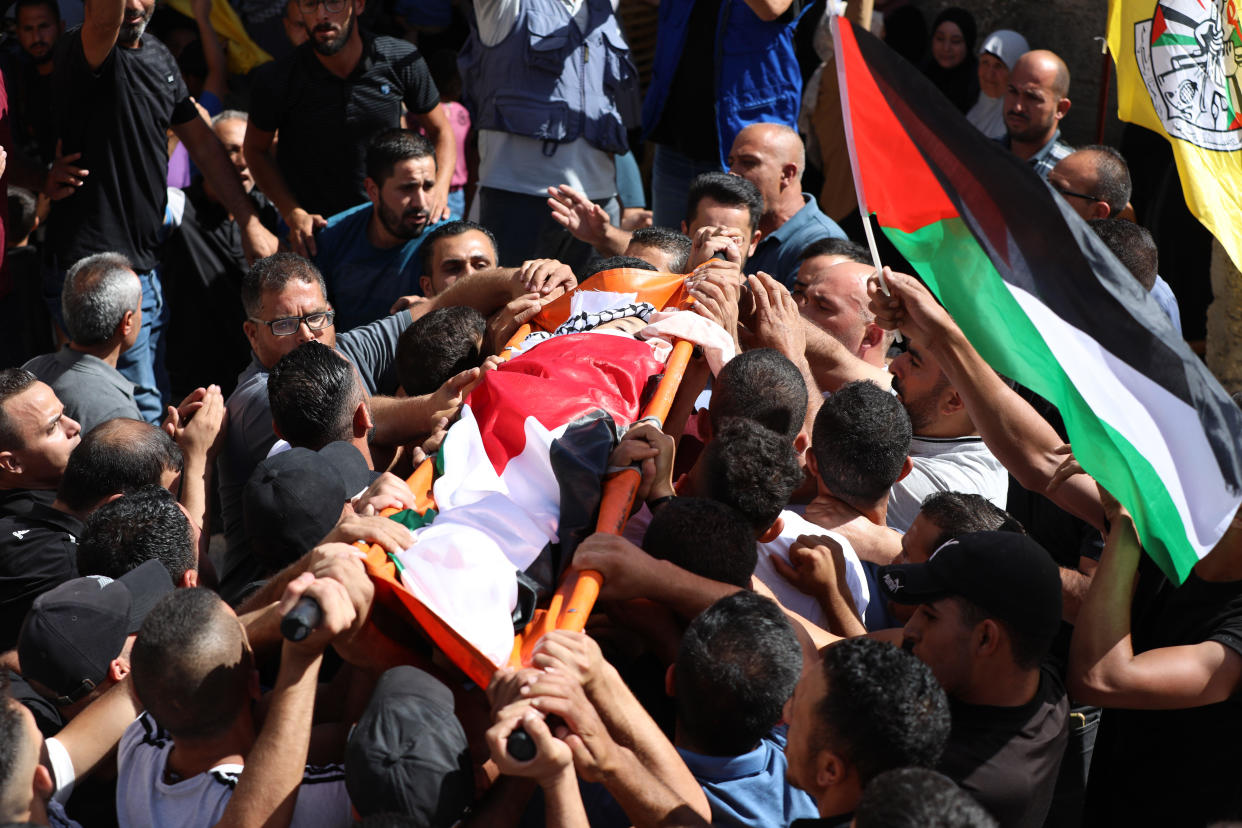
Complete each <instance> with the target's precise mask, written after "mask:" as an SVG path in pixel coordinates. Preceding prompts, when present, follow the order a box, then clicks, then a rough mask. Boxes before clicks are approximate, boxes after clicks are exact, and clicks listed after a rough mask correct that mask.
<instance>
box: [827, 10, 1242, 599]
mask: <svg viewBox="0 0 1242 828" xmlns="http://www.w3.org/2000/svg"><path fill="white" fill-rule="evenodd" d="M833 36H834V43H835V46H836V55H837V67H838V74H839V78H840V86H841V90H842V106H843V110H844V115H845V127H846V136H847V138H848V140H849V145H850V157H851V160H852V163H853V166H854V178H855V182H856V184H857V186H858V189H859V195H860V200H861V201H862V202H863V203H864V210H866V211H868V212H871V213H875V215H876V220H877V222H878V223H879V225H880V226H881V227H882V228H883V229H884V232H885V234H886V235H887V236H888V237H889V238H890V239H891V240H892V242H893V244H894V245H896V247H897V248H898V250H900V251H901V253H902V254H903V255H904V256H905V257H906V258H907V259H908V260H909V261H910V263H911V264H912V265H913V267H914V268H915V270H916V271H918V274H919V275H920V276H921V277H922V279H923V281H924V282H925V283H926V284H927V286H928V287H929V288H930V289H931V290H932V292H933V293H934V294H935V295H936V296H937V298H939V300H940V301H941V303H943V304H944V306H945V307H946V308H947V309H948V311H949V313H950V314H952V316H953V318H954V319H955V320H956V321H957V323H958V325H960V326H961V328H962V330H963V332H965V334H966V336H967V338H968V339H969V340H970V342H971V344H973V345H974V347H975V348H976V349H978V351H979V353H980V354H982V356H983V357H984V358H985V359H986V360H987V361H988V363H989V364H991V365H992V367H993V368H995V369H996V370H997V371H999V372H1001V373H1002V374H1005V375H1007V376H1009V377H1012V378H1013V379H1015V380H1017V381H1018V382H1020V383H1022V384H1023V385H1025V386H1027V387H1028V388H1030V389H1032V390H1033V391H1035V392H1036V393H1038V394H1040V395H1041V396H1043V397H1044V398H1045V399H1047V400H1049V401H1051V402H1052V403H1053V404H1055V405H1056V407H1057V408H1058V409H1059V411H1060V412H1061V415H1062V417H1063V418H1064V420H1065V425H1066V428H1067V429H1068V431H1069V436H1070V440H1071V442H1072V444H1073V446H1074V453H1075V455H1076V456H1077V457H1078V459H1079V461H1080V462H1081V463H1082V465H1083V467H1084V468H1085V469H1086V470H1087V471H1088V472H1089V473H1090V474H1091V475H1092V476H1094V477H1095V478H1096V479H1097V480H1099V481H1100V482H1101V483H1102V484H1103V485H1104V486H1105V487H1106V488H1108V490H1109V491H1111V492H1112V493H1113V494H1114V495H1115V496H1116V497H1117V498H1118V500H1120V501H1121V502H1122V503H1123V504H1125V505H1126V507H1127V508H1129V509H1130V511H1131V513H1132V514H1133V515H1134V518H1135V521H1136V523H1137V524H1138V529H1139V534H1140V536H1141V538H1142V541H1143V545H1144V547H1145V548H1146V549H1147V551H1148V553H1149V554H1150V555H1151V556H1152V557H1153V558H1154V559H1155V561H1156V562H1157V563H1158V564H1160V566H1161V567H1162V568H1163V569H1164V571H1165V573H1166V574H1168V575H1169V577H1170V578H1172V579H1174V580H1175V581H1177V582H1179V583H1180V582H1181V581H1182V580H1183V579H1184V578H1185V577H1186V575H1187V573H1189V571H1190V568H1191V567H1192V566H1193V565H1194V564H1195V562H1196V561H1197V560H1198V559H1199V558H1200V557H1202V556H1203V555H1205V554H1207V552H1208V551H1209V550H1210V549H1211V548H1212V547H1213V545H1215V543H1216V542H1217V540H1219V538H1220V537H1221V535H1222V534H1223V533H1224V531H1225V528H1226V527H1227V526H1228V525H1229V522H1230V519H1231V517H1232V516H1233V513H1234V511H1235V510H1236V509H1237V507H1238V504H1239V502H1242V488H1240V484H1242V452H1240V450H1239V445H1238V443H1239V439H1242V438H1240V436H1239V435H1242V411H1239V410H1238V408H1237V406H1235V405H1234V404H1233V402H1232V401H1231V400H1230V399H1229V397H1228V395H1227V394H1226V393H1225V391H1224V390H1223V389H1222V388H1221V387H1220V384H1219V383H1217V381H1216V380H1215V379H1214V378H1213V377H1212V376H1211V374H1210V373H1208V371H1207V369H1206V368H1205V367H1204V365H1203V364H1202V362H1201V361H1200V360H1199V359H1198V357H1196V356H1195V355H1194V354H1193V353H1192V352H1191V351H1190V349H1189V348H1188V347H1187V346H1186V344H1185V343H1184V342H1183V341H1181V339H1180V337H1178V336H1177V335H1176V334H1175V333H1174V332H1173V329H1172V327H1171V325H1170V323H1169V321H1168V319H1167V318H1166V317H1165V315H1164V314H1163V312H1161V310H1160V309H1159V307H1158V306H1157V305H1156V303H1155V302H1154V301H1153V300H1152V299H1151V297H1150V296H1149V295H1148V294H1147V293H1146V292H1145V291H1144V290H1143V289H1142V287H1141V286H1140V285H1139V284H1138V281H1137V280H1136V279H1134V277H1132V276H1131V275H1130V273H1129V272H1128V271H1127V270H1126V269H1125V268H1124V267H1123V266H1122V265H1121V263H1120V262H1118V261H1117V259H1116V258H1115V257H1114V256H1113V255H1112V254H1111V253H1110V252H1109V251H1108V249H1107V248H1106V247H1105V246H1104V245H1103V243H1102V242H1100V241H1099V239H1098V238H1097V237H1096V235H1095V233H1094V232H1093V231H1092V230H1091V229H1090V227H1088V226H1087V224H1086V222H1084V221H1082V219H1080V218H1079V217H1078V216H1077V215H1076V214H1075V213H1074V212H1073V211H1072V210H1071V209H1070V207H1069V206H1068V205H1067V204H1066V203H1065V202H1064V201H1063V200H1062V199H1061V198H1060V197H1059V196H1057V195H1056V194H1055V193H1054V192H1053V191H1052V189H1051V188H1049V187H1048V186H1047V185H1046V184H1045V183H1044V182H1043V181H1042V180H1041V179H1040V178H1039V177H1038V176H1037V175H1035V173H1034V172H1033V171H1032V170H1031V169H1030V167H1029V166H1028V165H1027V164H1026V163H1025V162H1023V161H1022V160H1020V159H1018V158H1017V157H1016V156H1014V155H1012V154H1011V153H1009V152H1008V151H1007V150H1005V149H1004V148H1003V147H1002V146H1001V145H1000V144H998V143H996V142H993V141H990V140H989V139H987V138H986V137H984V136H983V135H982V134H981V133H979V132H978V131H977V130H976V129H975V128H974V127H973V126H971V125H970V124H969V123H968V122H967V121H966V120H965V119H964V118H963V117H962V116H961V114H960V113H959V112H958V111H957V110H956V109H955V108H954V107H953V106H952V104H950V103H949V102H948V100H946V99H945V98H944V97H943V96H942V95H941V94H940V92H939V91H938V90H937V89H936V88H935V87H933V86H932V84H931V83H930V82H929V81H927V80H926V79H925V78H924V77H923V76H922V74H920V73H919V72H917V71H916V70H915V69H914V68H913V67H911V66H910V64H908V63H906V62H905V61H904V60H903V59H901V58H900V57H898V56H897V55H896V54H895V53H894V52H892V51H891V50H889V49H888V47H886V46H885V45H884V44H883V43H881V42H880V41H879V40H877V39H875V38H874V37H872V36H871V35H869V34H868V33H867V32H865V31H860V30H857V29H855V28H854V27H853V26H852V25H850V24H849V22H848V21H845V20H842V19H840V18H834V25H833Z"/></svg>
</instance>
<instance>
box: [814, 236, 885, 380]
mask: <svg viewBox="0 0 1242 828" xmlns="http://www.w3.org/2000/svg"><path fill="white" fill-rule="evenodd" d="M841 244H842V243H841V242H834V241H830V240H822V241H818V242H815V243H814V244H811V245H810V246H808V247H807V249H806V251H805V253H804V254H803V259H802V265H801V267H799V268H798V271H797V274H796V277H797V280H796V281H795V282H794V287H793V297H794V301H796V302H797V303H798V311H799V313H801V314H802V318H803V319H805V320H806V321H807V322H810V323H811V324H812V325H814V326H815V327H817V328H819V329H820V330H821V331H823V332H824V333H826V334H828V335H829V336H831V337H832V338H833V339H835V340H836V341H837V342H840V343H841V344H842V345H843V346H844V347H845V350H846V351H848V352H849V353H850V354H851V355H852V356H855V357H857V358H858V359H859V360H861V361H862V362H865V363H867V364H868V365H870V366H872V367H874V368H879V369H881V370H882V369H884V367H885V364H886V363H885V360H884V357H885V355H886V354H887V353H888V346H889V345H890V344H892V340H893V335H892V334H891V333H890V332H888V331H886V330H884V329H883V328H881V327H880V326H879V325H877V324H876V323H875V314H873V313H872V312H871V311H870V309H869V308H868V303H869V301H870V300H869V299H868V297H867V279H868V278H869V277H870V276H871V274H872V273H875V268H874V267H873V266H872V265H870V264H867V263H866V261H865V257H866V251H865V250H862V249H861V248H859V249H858V251H857V253H854V252H852V251H849V250H848V249H846V250H838V249H837V247H838V246H840V245H841ZM853 246H854V247H857V245H853ZM808 344H809V343H808ZM855 378H856V379H874V378H875V377H874V376H873V375H866V374H862V375H859V376H857V377H855Z"/></svg>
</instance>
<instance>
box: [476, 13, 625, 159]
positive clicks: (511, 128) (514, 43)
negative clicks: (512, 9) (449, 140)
mask: <svg viewBox="0 0 1242 828" xmlns="http://www.w3.org/2000/svg"><path fill="white" fill-rule="evenodd" d="M585 2H586V3H587V6H588V8H589V17H588V22H587V32H586V34H583V33H582V31H581V30H580V29H579V28H578V25H577V24H576V23H574V20H573V16H572V15H571V14H570V13H569V9H568V8H567V7H566V6H565V3H564V2H563V0H522V5H521V11H520V12H519V14H518V19H517V22H516V23H515V24H514V26H513V31H511V32H509V34H508V36H506V37H505V39H504V40H502V41H500V43H498V44H496V45H495V46H484V45H483V41H482V40H480V39H479V33H478V29H477V28H476V27H475V26H474V25H472V26H471V29H470V37H469V38H468V39H467V40H466V45H465V46H464V47H463V48H462V51H461V56H460V57H459V58H458V67H459V68H460V70H461V78H462V103H464V104H465V106H466V108H467V109H468V110H470V117H471V119H472V120H473V122H474V124H475V126H476V127H477V128H478V129H492V130H498V131H500V132H510V133H513V134H514V135H525V136H528V137H531V138H540V139H542V140H544V141H546V142H548V143H547V145H546V146H545V149H544V152H545V154H547V155H551V154H552V153H554V152H555V151H556V144H560V143H567V142H569V141H574V140H577V139H578V138H586V140H587V141H588V142H589V143H590V144H591V145H592V146H594V147H597V148H598V149H601V150H603V151H605V152H613V153H624V152H625V151H626V150H627V149H629V143H628V141H627V137H626V128H627V127H630V126H634V125H635V124H636V123H637V120H638V118H637V116H638V71H637V70H636V69H635V68H634V63H633V61H631V60H630V50H629V46H628V45H626V42H625V38H624V37H623V36H622V35H621V29H620V28H619V27H618V25H617V19H616V15H615V14H614V13H613V10H612V4H611V3H610V2H609V0H585Z"/></svg>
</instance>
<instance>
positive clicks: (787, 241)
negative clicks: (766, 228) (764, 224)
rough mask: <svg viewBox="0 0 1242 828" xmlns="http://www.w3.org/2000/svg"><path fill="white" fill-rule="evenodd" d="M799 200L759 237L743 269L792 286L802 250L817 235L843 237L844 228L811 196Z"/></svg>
mask: <svg viewBox="0 0 1242 828" xmlns="http://www.w3.org/2000/svg"><path fill="white" fill-rule="evenodd" d="M802 200H803V201H804V202H806V203H805V204H803V205H802V209H801V210H799V211H798V212H796V213H794V214H793V215H792V216H790V217H789V220H788V221H786V222H785V223H784V224H782V225H781V226H780V227H778V228H776V229H775V230H773V231H772V232H771V233H768V234H767V235H766V236H764V237H763V238H762V239H760V240H759V246H758V247H756V248H755V255H753V256H751V257H750V259H749V260H748V261H747V262H746V272H747V273H758V272H759V271H760V270H762V271H763V272H764V273H766V274H768V275H769V276H771V277H772V278H773V279H775V280H776V281H778V282H782V283H784V285H785V287H787V288H792V287H793V283H794V279H795V278H796V277H797V275H798V258H799V257H800V256H801V255H802V251H803V250H806V249H807V247H809V246H810V245H811V244H812V243H813V242H817V241H819V240H820V239H843V238H845V231H843V230H842V229H841V228H840V227H838V226H837V223H836V222H835V221H833V220H832V219H830V218H828V217H827V216H826V215H824V214H823V213H822V212H821V211H820V209H819V205H818V204H816V203H815V196H813V195H811V194H810V193H803V194H802Z"/></svg>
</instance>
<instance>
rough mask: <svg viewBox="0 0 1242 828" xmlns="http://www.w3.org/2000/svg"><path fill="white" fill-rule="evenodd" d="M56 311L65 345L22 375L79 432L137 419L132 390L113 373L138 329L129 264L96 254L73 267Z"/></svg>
mask: <svg viewBox="0 0 1242 828" xmlns="http://www.w3.org/2000/svg"><path fill="white" fill-rule="evenodd" d="M61 310H62V312H63V314H64V318H65V328H66V329H67V330H68V333H69V341H68V342H67V343H65V345H64V347H63V348H61V349H60V350H59V351H57V352H56V353H54V354H44V355H42V356H37V357H35V358H34V359H32V360H30V361H29V362H27V363H26V365H25V366H24V367H25V368H26V370H28V371H30V372H31V373H32V374H34V375H35V376H37V377H38V378H39V379H40V380H42V381H43V382H45V383H47V384H48V385H49V386H51V388H52V390H53V391H55V392H56V396H57V397H59V398H60V400H61V402H63V403H64V405H65V414H67V415H68V416H70V417H72V418H73V419H75V420H77V421H78V422H79V423H81V425H82V430H83V431H84V432H85V431H90V430H91V429H92V428H94V427H95V426H96V425H98V424H99V423H102V422H104V421H105V420H111V419H112V418H114V417H130V418H133V419H142V415H141V414H140V413H139V411H138V404H137V403H136V402H135V401H134V384H133V383H132V382H130V381H129V380H128V379H126V378H125V377H124V376H122V375H121V373H120V371H118V370H117V369H116V363H117V359H118V358H119V357H120V355H121V353H122V352H123V351H124V350H125V349H127V348H129V347H130V346H131V345H133V344H134V341H135V340H136V339H137V338H138V332H139V330H140V329H141V326H142V284H141V283H140V282H139V281H138V276H137V275H136V274H135V273H134V271H133V268H132V267H130V263H129V260H128V259H127V258H125V257H124V256H122V255H121V254H119V253H96V254H95V255H93V256H87V257H86V258H85V259H81V260H80V261H78V262H77V264H75V265H74V266H73V267H71V268H69V273H68V274H67V275H66V276H65V286H64V291H63V292H62V293H61Z"/></svg>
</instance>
